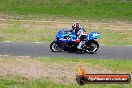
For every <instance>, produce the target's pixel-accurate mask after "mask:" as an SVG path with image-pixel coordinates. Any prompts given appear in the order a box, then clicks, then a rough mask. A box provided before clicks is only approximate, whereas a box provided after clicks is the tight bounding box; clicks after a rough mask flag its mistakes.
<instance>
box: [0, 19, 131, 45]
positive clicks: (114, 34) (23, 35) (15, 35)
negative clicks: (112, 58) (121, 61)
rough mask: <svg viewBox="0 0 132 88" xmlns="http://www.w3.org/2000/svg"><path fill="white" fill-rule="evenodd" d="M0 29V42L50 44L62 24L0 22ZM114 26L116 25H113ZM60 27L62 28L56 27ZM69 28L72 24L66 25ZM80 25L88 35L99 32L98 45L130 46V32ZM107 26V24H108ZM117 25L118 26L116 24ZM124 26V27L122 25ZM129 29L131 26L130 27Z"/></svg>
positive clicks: (86, 24) (101, 26)
mask: <svg viewBox="0 0 132 88" xmlns="http://www.w3.org/2000/svg"><path fill="white" fill-rule="evenodd" d="M1 22H2V24H1V28H0V41H7V40H9V41H14V42H47V43H51V41H53V40H54V39H55V35H56V34H57V32H58V30H59V29H60V28H63V23H58V22H52V21H51V22H50V21H49V22H43V21H42V22H41V21H40V22H39V21H37V20H34V21H28V20H25V21H19V20H1ZM115 24H116V23H115ZM57 25H62V26H60V27H59V26H57ZM66 25H67V26H65V27H71V25H72V23H70V22H69V23H66ZM81 25H82V26H83V27H84V28H85V29H86V31H87V32H88V33H89V32H91V31H98V32H101V38H100V39H98V40H97V41H99V43H101V44H106V45H131V44H132V39H131V37H132V35H131V34H132V30H131V29H130V28H129V29H130V30H123V28H122V27H119V29H121V30H114V29H111V28H110V27H109V26H108V27H107V26H106V25H99V26H98V27H97V28H95V27H94V24H92V23H91V24H88V23H86V22H82V23H81ZM108 25H109V24H108ZM117 25H118V24H117ZM124 26H125V25H124ZM126 27H129V26H126ZM130 27H131V26H130Z"/></svg>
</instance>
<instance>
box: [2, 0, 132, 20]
mask: <svg viewBox="0 0 132 88" xmlns="http://www.w3.org/2000/svg"><path fill="white" fill-rule="evenodd" d="M0 2H1V3H0V13H1V14H7V15H9V14H10V15H34V16H38V15H40V16H41V17H45V15H48V16H51V17H52V16H55V17H70V18H75V19H88V20H126V21H132V16H131V14H132V2H131V1H125V0H67V1H65V0H44V1H43V0H37V1H36V0H12V1H10V0H0Z"/></svg>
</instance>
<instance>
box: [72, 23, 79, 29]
mask: <svg viewBox="0 0 132 88" xmlns="http://www.w3.org/2000/svg"><path fill="white" fill-rule="evenodd" d="M79 28H80V24H79V23H74V24H73V25H72V29H73V30H74V29H75V30H78V29H79Z"/></svg>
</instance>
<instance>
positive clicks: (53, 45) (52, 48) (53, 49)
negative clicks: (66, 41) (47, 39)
mask: <svg viewBox="0 0 132 88" xmlns="http://www.w3.org/2000/svg"><path fill="white" fill-rule="evenodd" d="M50 49H51V50H52V51H53V52H59V51H61V48H59V47H58V45H57V44H56V43H55V41H53V42H52V43H51V44H50Z"/></svg>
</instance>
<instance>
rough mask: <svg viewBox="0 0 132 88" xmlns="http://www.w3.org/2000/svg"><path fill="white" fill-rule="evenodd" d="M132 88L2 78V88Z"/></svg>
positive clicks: (123, 85)
mask: <svg viewBox="0 0 132 88" xmlns="http://www.w3.org/2000/svg"><path fill="white" fill-rule="evenodd" d="M106 87H107V88H124V87H125V88H130V87H132V84H87V85H84V86H79V85H78V84H70V85H65V84H59V83H54V82H51V81H47V80H25V79H23V78H21V77H19V79H17V78H14V77H0V88H106Z"/></svg>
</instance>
